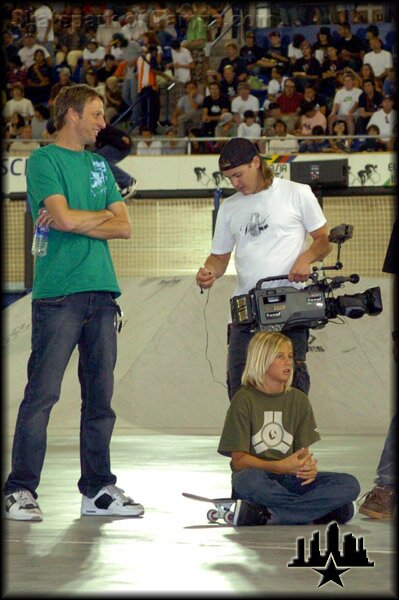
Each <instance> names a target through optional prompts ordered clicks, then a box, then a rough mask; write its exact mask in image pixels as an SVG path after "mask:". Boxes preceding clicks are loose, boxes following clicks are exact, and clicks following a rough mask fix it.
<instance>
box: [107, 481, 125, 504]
mask: <svg viewBox="0 0 399 600" xmlns="http://www.w3.org/2000/svg"><path fill="white" fill-rule="evenodd" d="M104 489H105V490H107V491H108V493H109V494H110V495H111V496H112V497H113V498H115V499H116V500H119V501H121V502H122V503H123V502H127V501H128V500H130V501H132V499H131V498H129V496H126V495H125V490H122V489H121V488H120V487H118V486H117V485H107V486H106V487H105V488H104Z"/></svg>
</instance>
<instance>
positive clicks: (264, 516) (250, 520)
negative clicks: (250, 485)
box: [233, 500, 272, 527]
mask: <svg viewBox="0 0 399 600" xmlns="http://www.w3.org/2000/svg"><path fill="white" fill-rule="evenodd" d="M271 516H272V515H271V514H270V512H269V511H268V510H267V508H266V506H263V505H262V504H251V503H250V502H247V501H246V500H237V502H236V505H235V508H234V516H233V526H235V527H238V526H241V525H266V523H267V522H268V521H269V519H271Z"/></svg>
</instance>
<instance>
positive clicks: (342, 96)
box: [334, 87, 362, 115]
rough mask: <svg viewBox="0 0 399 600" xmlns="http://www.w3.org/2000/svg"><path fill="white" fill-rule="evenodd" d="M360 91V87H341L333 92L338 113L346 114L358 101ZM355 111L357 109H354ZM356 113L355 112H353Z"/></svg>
mask: <svg viewBox="0 0 399 600" xmlns="http://www.w3.org/2000/svg"><path fill="white" fill-rule="evenodd" d="M361 93H362V90H361V89H360V88H357V87H354V88H352V89H351V90H347V89H346V88H344V87H343V88H341V89H339V90H338V91H337V92H336V93H335V97H334V104H339V108H338V112H337V114H338V115H347V114H349V111H350V110H351V108H352V107H353V106H354V105H355V104H356V102H359V96H360V94H361ZM356 112H357V111H356ZM355 114H356V113H355Z"/></svg>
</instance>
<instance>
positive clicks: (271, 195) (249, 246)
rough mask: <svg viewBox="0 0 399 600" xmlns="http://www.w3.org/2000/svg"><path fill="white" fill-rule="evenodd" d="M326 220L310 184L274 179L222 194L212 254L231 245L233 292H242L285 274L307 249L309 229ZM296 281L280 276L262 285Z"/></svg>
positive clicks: (283, 284) (319, 225) (320, 225)
mask: <svg viewBox="0 0 399 600" xmlns="http://www.w3.org/2000/svg"><path fill="white" fill-rule="evenodd" d="M325 223H326V218H325V216H324V214H323V211H322V210H321V208H320V205H319V203H318V201H317V198H316V196H315V195H314V194H313V192H312V190H311V188H310V186H309V185H305V184H303V183H296V182H293V181H289V180H288V179H280V178H279V177H274V178H273V182H272V185H271V186H270V187H269V188H268V189H266V190H262V191H261V192H258V193H257V194H251V195H248V196H244V194H241V193H240V192H237V193H236V194H233V195H232V196H230V197H229V198H226V199H225V200H224V201H223V202H222V204H221V206H220V209H219V212H218V216H217V219H216V227H215V233H214V237H213V241H212V249H211V252H212V254H227V253H228V252H232V251H233V250H234V249H235V257H234V258H235V267H236V271H237V287H236V289H235V291H234V294H233V295H234V296H236V295H239V294H246V293H248V292H249V290H251V289H252V288H253V287H255V285H256V284H257V282H258V281H259V280H260V279H263V278H266V277H272V276H278V275H285V274H286V273H288V272H289V271H290V269H291V267H292V265H293V264H294V262H295V261H296V259H297V258H298V256H299V255H300V254H302V252H303V251H304V250H305V247H306V235H307V233H308V232H312V231H315V230H316V229H319V228H320V227H322V226H323V225H325ZM285 285H294V287H298V288H302V287H303V284H295V283H291V282H289V281H288V279H282V280H278V281H270V282H266V283H265V284H264V285H263V286H262V287H277V286H278V287H280V286H285Z"/></svg>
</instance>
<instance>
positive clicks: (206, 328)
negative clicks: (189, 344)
mask: <svg viewBox="0 0 399 600" xmlns="http://www.w3.org/2000/svg"><path fill="white" fill-rule="evenodd" d="M210 291H211V288H208V293H207V295H206V301H205V306H204V310H203V316H204V327H205V340H206V343H205V358H206V360H207V361H208V363H209V368H210V370H211V374H212V379H213V381H214V382H215V383H218V384H219V385H221V386H223V387H224V388H225V389H226V390H227V385H226V384H225V383H223V382H222V381H219V380H218V379H216V377H215V373H214V371H213V365H212V362H211V360H210V358H209V356H208V348H209V332H208V322H207V319H206V309H207V306H208V302H209V294H210ZM202 293H203V290H202V288H201V294H202Z"/></svg>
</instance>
